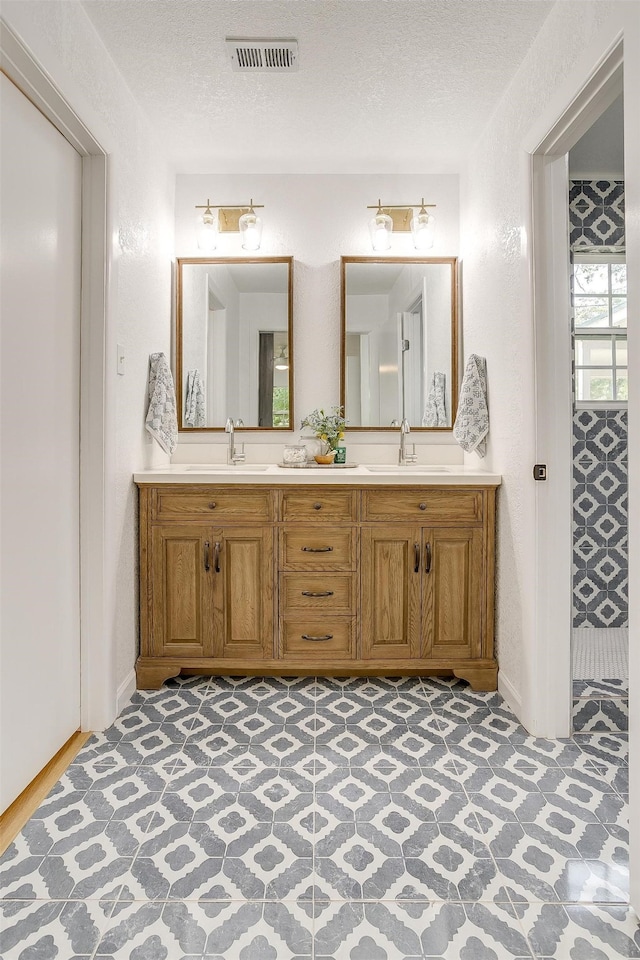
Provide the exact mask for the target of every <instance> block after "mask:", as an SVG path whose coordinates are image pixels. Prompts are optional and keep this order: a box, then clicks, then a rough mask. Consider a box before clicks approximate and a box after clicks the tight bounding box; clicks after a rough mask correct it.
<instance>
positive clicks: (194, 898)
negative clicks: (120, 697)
mask: <svg viewBox="0 0 640 960" xmlns="http://www.w3.org/2000/svg"><path fill="white" fill-rule="evenodd" d="M596 699H599V700H602V701H604V699H605V696H604V695H600V696H599V697H597V698H596ZM627 794H628V765H627V738H626V736H625V735H624V734H622V735H621V734H616V733H610V732H607V733H602V734H598V733H589V734H577V735H576V736H575V737H573V738H572V739H570V740H545V739H540V738H534V737H531V736H529V735H528V734H527V733H526V731H525V730H524V729H523V728H522V727H520V726H519V724H518V722H517V720H516V718H515V717H514V716H513V714H512V713H511V711H510V710H509V709H508V707H507V706H506V704H505V702H504V701H503V700H502V698H501V697H500V695H499V694H497V693H495V692H493V693H492V692H488V693H483V692H475V691H471V690H470V689H469V688H468V686H467V684H465V683H463V682H460V681H457V680H454V679H452V678H430V679H428V680H421V679H420V678H391V679H388V678H329V679H325V678H320V679H318V678H266V679H263V678H248V677H213V678H205V679H202V678H187V679H186V680H185V681H184V682H181V681H174V682H172V683H171V685H169V684H168V685H167V686H165V688H163V690H160V691H149V692H140V693H136V694H134V696H133V697H132V699H131V702H130V704H129V705H128V706H127V707H125V709H124V710H123V712H122V713H121V715H120V717H119V718H118V719H117V721H116V722H115V723H114V725H113V726H112V727H111V728H110V730H109V731H107V732H106V733H105V734H97V735H93V736H92V737H91V738H90V739H89V740H88V741H87V744H86V745H85V747H84V748H83V750H82V751H81V752H80V753H79V754H78V757H77V758H76V761H75V762H74V764H72V765H71V767H69V769H68V770H67V772H66V773H65V774H64V776H63V777H62V778H61V780H60V781H59V782H58V783H57V784H56V785H55V787H54V788H53V790H52V791H51V792H50V794H49V796H48V797H47V798H46V799H45V801H44V802H43V804H42V805H41V807H40V808H39V810H38V811H37V812H36V815H35V816H34V817H33V818H32V820H31V821H30V822H29V823H28V824H27V825H26V827H25V829H24V830H23V831H22V832H21V834H20V835H19V836H18V837H17V838H16V840H15V842H14V843H13V844H11V845H10V847H9V848H8V850H7V851H6V853H5V854H4V856H3V857H2V858H1V859H0V884H1V885H2V886H1V892H0V896H3V897H5V900H4V902H2V903H1V904H0V906H1V907H2V909H3V911H4V913H5V927H6V928H7V929H8V930H9V931H13V932H12V933H11V934H10V935H11V936H12V937H13V941H11V943H10V945H9V946H8V947H7V948H6V949H5V952H6V953H7V957H9V958H11V960H14V958H15V960H49V957H50V956H51V957H54V956H57V957H58V958H59V960H63V958H64V960H66V958H67V957H69V958H73V960H123V958H125V957H126V958H127V960H280V958H281V957H282V958H285V960H286V958H291V960H296V958H298V960H301V958H305V960H309V958H311V957H312V956H314V958H315V960H343V958H344V960H401V958H406V960H418V958H419V960H422V958H429V960H434V958H435V960H438V958H440V960H443V958H444V960H453V958H455V960H506V958H512V960H513V958H518V960H522V958H527V960H531V958H532V956H533V953H532V948H533V947H535V950H536V954H535V955H536V960H537V958H538V957H540V958H544V960H549V958H551V957H552V958H553V960H565V958H567V960H568V958H569V957H570V958H571V960H577V958H578V957H579V960H587V958H588V960H601V958H602V957H606V960H609V956H613V954H612V953H611V951H612V950H613V949H614V946H613V945H614V944H615V948H616V949H619V950H620V951H621V952H620V954H619V955H620V956H629V957H640V954H639V953H638V952H637V951H638V949H640V946H639V942H638V941H639V938H638V936H637V928H636V927H634V926H633V921H631V919H630V916H629V915H628V912H627V907H626V904H627V902H628V814H627ZM82 910H85V911H86V912H85V913H82ZM514 911H516V912H517V913H516V912H514ZM81 915H82V924H80V922H79V919H78V918H80V917H81ZM7 923H8V926H7ZM80 928H81V929H80ZM314 932H315V953H314V947H313V935H314ZM525 932H526V933H527V936H529V937H530V939H529V941H527V939H526V938H525V936H524V935H523V934H524V933H525ZM554 937H555V940H554ZM83 938H84V939H83ZM545 938H546V939H545ZM4 943H5V941H3V947H4ZM7 943H8V941H7ZM585 944H587V945H588V949H589V950H590V951H591V953H585V954H584V957H583V955H582V953H581V951H583V950H586V949H587V947H585ZM547 949H549V950H551V951H552V952H551V953H548V954H547V953H544V952H541V951H543V950H547ZM607 950H609V951H610V953H607ZM625 950H627V953H625V952H624V951H625ZM634 950H636V952H635V953H634V952H633V951H634ZM10 951H13V952H10ZM23 951H26V952H24V955H23ZM56 951H57V953H56ZM2 956H3V960H4V956H5V954H4V953H3V954H2Z"/></svg>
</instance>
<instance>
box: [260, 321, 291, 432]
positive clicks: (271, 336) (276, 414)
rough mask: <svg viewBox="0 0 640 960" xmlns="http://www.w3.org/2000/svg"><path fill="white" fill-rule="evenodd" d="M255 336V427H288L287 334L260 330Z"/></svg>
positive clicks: (284, 331) (285, 332)
mask: <svg viewBox="0 0 640 960" xmlns="http://www.w3.org/2000/svg"><path fill="white" fill-rule="evenodd" d="M258 337H259V346H258V426H260V427H288V426H289V409H290V408H289V356H288V334H287V331H286V330H283V331H278V330H276V331H274V330H261V331H260V332H259V334H258Z"/></svg>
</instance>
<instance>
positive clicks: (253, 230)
mask: <svg viewBox="0 0 640 960" xmlns="http://www.w3.org/2000/svg"><path fill="white" fill-rule="evenodd" d="M238 226H239V227H240V236H241V237H242V249H243V250H259V249H260V240H261V238H262V218H261V217H257V216H256V214H255V210H254V209H253V200H250V201H249V209H248V211H247V212H246V213H243V214H242V216H241V217H240V220H239V221H238Z"/></svg>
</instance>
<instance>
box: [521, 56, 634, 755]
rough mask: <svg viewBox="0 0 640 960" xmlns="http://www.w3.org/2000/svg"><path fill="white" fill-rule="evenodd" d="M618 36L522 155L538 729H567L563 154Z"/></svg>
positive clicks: (568, 494)
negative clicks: (534, 469)
mask: <svg viewBox="0 0 640 960" xmlns="http://www.w3.org/2000/svg"><path fill="white" fill-rule="evenodd" d="M622 65H623V49H622V39H621V38H619V39H618V40H617V41H616V42H615V43H614V44H613V46H612V47H611V49H609V50H607V51H606V52H605V54H604V55H603V56H602V58H601V60H600V62H599V63H598V64H597V65H596V67H595V69H594V70H593V71H592V72H591V75H590V76H589V77H587V78H586V79H585V81H584V83H583V86H582V87H581V89H580V90H579V91H577V92H576V95H575V96H574V97H572V98H571V100H570V102H569V103H568V104H567V105H566V106H565V108H564V110H563V111H562V113H561V114H560V116H559V117H558V118H557V119H556V120H555V122H554V123H552V124H551V125H550V127H549V128H548V130H547V132H546V133H545V135H544V136H542V138H540V139H538V141H537V142H536V143H535V144H533V145H531V146H530V147H529V149H528V150H527V154H528V165H529V170H528V174H529V175H528V178H527V179H528V185H529V189H530V221H529V225H528V227H529V236H530V238H531V244H530V250H529V258H530V270H531V273H530V285H531V286H530V288H531V291H532V320H533V333H534V366H535V371H534V390H535V393H534V413H535V461H536V463H545V464H547V467H548V469H547V477H548V479H547V480H546V481H545V482H538V483H536V484H535V489H534V496H535V551H534V564H535V601H534V608H533V609H534V634H535V641H534V642H535V650H536V655H535V657H532V658H531V659H530V663H529V684H530V689H529V705H530V710H531V713H532V714H533V716H535V717H536V718H537V722H536V723H535V724H534V729H535V731H536V733H538V735H541V736H551V737H568V736H570V734H571V706H572V691H571V678H572V675H571V642H570V638H571V628H572V577H571V570H572V544H573V539H572V522H571V517H572V470H571V465H572V454H571V450H572V419H573V417H572V402H571V381H570V376H569V371H570V369H571V331H570V325H569V322H568V318H569V316H570V309H571V303H570V296H569V289H570V286H569V284H570V251H569V197H568V194H569V172H568V156H567V155H568V152H569V150H570V149H571V148H572V147H573V146H574V144H575V143H576V142H577V141H578V140H579V139H580V137H581V136H582V135H583V134H584V133H585V132H586V131H587V130H588V129H589V127H590V126H591V125H592V124H593V122H594V121H595V120H596V119H597V118H598V117H599V116H600V115H601V114H602V113H603V112H604V110H606V109H607V107H609V106H610V105H611V103H613V101H614V100H615V99H616V97H617V96H619V95H620V94H621V93H622V91H623V74H622Z"/></svg>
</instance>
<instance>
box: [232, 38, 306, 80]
mask: <svg viewBox="0 0 640 960" xmlns="http://www.w3.org/2000/svg"><path fill="white" fill-rule="evenodd" d="M224 42H225V46H226V48H227V52H228V54H229V57H230V58H231V66H232V67H233V70H234V72H235V73H258V72H261V73H289V72H290V71H292V70H297V69H298V41H297V40H251V39H247V38H244V37H226V39H225V41H224Z"/></svg>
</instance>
